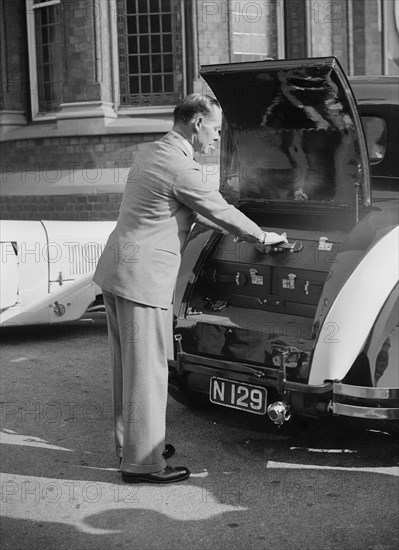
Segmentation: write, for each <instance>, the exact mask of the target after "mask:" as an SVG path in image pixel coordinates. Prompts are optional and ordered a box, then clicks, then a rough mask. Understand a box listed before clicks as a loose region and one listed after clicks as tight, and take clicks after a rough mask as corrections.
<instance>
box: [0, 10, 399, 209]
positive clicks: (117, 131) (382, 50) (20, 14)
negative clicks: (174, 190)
mask: <svg viewBox="0 0 399 550" xmlns="http://www.w3.org/2000/svg"><path fill="white" fill-rule="evenodd" d="M398 20H399V6H398V0H335V1H334V2H330V1H326V0H318V1H316V0H268V1H263V0H257V1H247V0H213V1H206V0H184V1H183V0H48V1H45V0H2V2H1V3H0V24H1V32H0V50H1V58H0V82H1V87H0V147H1V161H0V162H1V172H0V174H1V175H0V177H1V217H2V218H3V219H11V218H12V219H60V220H67V219H68V220H100V219H103V220H106V219H111V220H113V219H116V217H117V215H118V208H119V204H120V200H121V193H122V191H123V188H124V182H125V180H126V177H127V172H128V170H129V168H130V167H131V166H134V158H135V155H136V153H137V151H138V150H139V149H140V148H141V147H143V145H145V143H146V142H148V141H151V140H154V139H156V138H157V137H159V136H160V135H162V134H164V133H165V132H166V131H168V130H169V129H170V128H171V124H172V118H171V113H172V110H173V106H174V105H175V103H176V102H177V100H178V98H179V97H181V96H183V95H184V94H186V93H190V92H192V91H206V85H205V83H204V82H203V81H202V80H201V78H200V76H199V67H200V66H201V65H206V64H213V63H225V62H237V61H246V60H248V61H250V60H259V59H264V58H267V57H273V58H284V57H285V58H300V57H309V56H324V55H335V56H336V57H338V59H339V60H340V62H341V64H342V65H343V67H344V69H345V70H346V71H347V73H348V74H369V75H372V74H397V73H398V25H399V21H398ZM201 161H202V162H211V163H212V162H213V163H215V162H216V163H217V152H216V153H215V155H214V157H213V158H209V159H201Z"/></svg>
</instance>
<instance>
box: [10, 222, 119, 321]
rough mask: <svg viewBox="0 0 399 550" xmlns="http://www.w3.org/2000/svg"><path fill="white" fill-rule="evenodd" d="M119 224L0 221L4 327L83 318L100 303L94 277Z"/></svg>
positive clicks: (98, 289)
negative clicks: (109, 238) (106, 245)
mask: <svg viewBox="0 0 399 550" xmlns="http://www.w3.org/2000/svg"><path fill="white" fill-rule="evenodd" d="M114 226H115V222H74V221H23V220H2V221H0V252H1V273H2V274H1V296H0V326H3V327H11V326H22V325H33V324H48V323H60V322H65V321H74V320H76V319H79V318H80V317H81V316H82V315H83V314H84V313H85V312H86V311H87V309H88V308H89V307H97V305H100V304H101V299H102V296H101V289H100V288H99V287H98V286H97V285H96V284H95V283H93V281H92V277H93V272H94V269H95V267H96V265H97V261H98V258H99V256H100V254H101V252H102V250H103V248H104V245H105V242H106V240H107V238H108V235H109V234H110V233H111V231H112V229H113V228H114Z"/></svg>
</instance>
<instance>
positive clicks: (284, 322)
mask: <svg viewBox="0 0 399 550" xmlns="http://www.w3.org/2000/svg"><path fill="white" fill-rule="evenodd" d="M266 230H267V231H275V232H278V233H281V232H282V231H283V230H282V229H281V228H267V229H266ZM343 241H344V234H343V232H341V231H329V232H327V233H322V234H318V233H316V232H313V231H308V230H302V231H301V230H297V231H292V232H291V234H290V236H289V244H290V245H292V244H295V247H292V248H281V247H279V246H274V247H270V251H269V252H268V253H264V252H260V251H259V250H257V248H256V247H255V246H254V245H252V244H249V243H246V242H239V243H236V242H235V240H234V236H232V235H226V236H222V237H221V238H220V240H219V242H218V243H217V244H216V245H215V246H214V248H213V249H212V250H210V251H209V252H208V256H207V257H206V258H205V260H204V261H203V264H202V266H201V268H200V269H199V272H198V274H197V278H196V281H195V282H194V283H193V285H192V286H191V291H190V293H189V296H188V297H187V298H188V299H187V309H186V315H185V316H184V319H183V318H180V319H179V320H178V323H177V325H178V327H177V331H178V333H179V335H180V336H181V338H182V339H181V344H180V345H182V346H183V350H184V351H185V352H187V353H193V354H196V355H202V356H207V357H214V358H223V359H225V360H230V361H241V362H245V363H248V364H256V365H263V366H265V367H276V368H278V367H279V366H280V365H281V362H282V361H283V360H284V361H285V364H286V366H287V367H288V368H290V367H292V369H294V370H295V373H296V374H295V376H294V378H295V377H297V375H298V374H299V372H300V370H301V369H302V375H303V374H304V371H305V370H306V369H307V368H308V364H309V357H310V354H311V352H312V349H313V345H314V339H315V334H314V318H315V314H316V310H317V307H318V304H319V302H320V300H321V299H322V292H323V287H324V283H325V281H326V279H327V277H328V273H329V271H330V268H331V265H332V263H333V262H334V260H335V256H336V254H337V252H338V250H339V248H340V246H341V244H342V243H343ZM180 336H179V337H180ZM283 358H284V359H283ZM294 370H292V372H294Z"/></svg>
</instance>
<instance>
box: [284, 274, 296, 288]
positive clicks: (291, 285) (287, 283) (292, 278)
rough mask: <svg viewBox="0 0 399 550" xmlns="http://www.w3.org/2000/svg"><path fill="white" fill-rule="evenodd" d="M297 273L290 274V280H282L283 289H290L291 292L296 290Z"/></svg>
mask: <svg viewBox="0 0 399 550" xmlns="http://www.w3.org/2000/svg"><path fill="white" fill-rule="evenodd" d="M295 279H296V275H295V273H288V279H282V280H281V284H282V285H283V288H289V289H290V290H295Z"/></svg>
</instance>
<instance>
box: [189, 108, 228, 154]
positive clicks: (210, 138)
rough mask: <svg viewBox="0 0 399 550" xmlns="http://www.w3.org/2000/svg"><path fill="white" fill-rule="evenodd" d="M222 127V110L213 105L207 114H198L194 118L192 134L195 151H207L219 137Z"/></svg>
mask: <svg viewBox="0 0 399 550" xmlns="http://www.w3.org/2000/svg"><path fill="white" fill-rule="evenodd" d="M221 127H222V111H221V110H220V109H219V107H216V106H215V105H213V106H212V108H211V113H210V114H209V115H208V116H203V115H199V116H198V117H197V120H196V133H195V136H194V143H193V146H194V150H195V151H196V152H197V153H209V152H210V151H212V150H213V149H214V148H215V147H214V143H215V142H217V141H219V139H220V129H221Z"/></svg>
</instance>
